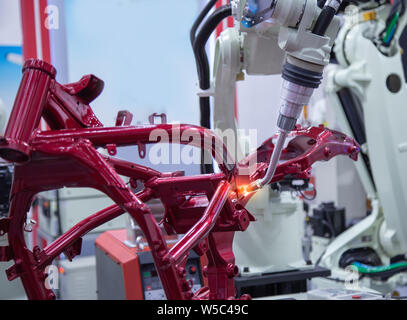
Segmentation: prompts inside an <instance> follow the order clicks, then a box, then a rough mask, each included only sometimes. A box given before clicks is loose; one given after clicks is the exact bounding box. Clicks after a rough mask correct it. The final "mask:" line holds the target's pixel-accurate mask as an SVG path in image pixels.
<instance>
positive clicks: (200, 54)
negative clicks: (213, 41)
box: [191, 4, 232, 173]
mask: <svg viewBox="0 0 407 320" xmlns="http://www.w3.org/2000/svg"><path fill="white" fill-rule="evenodd" d="M208 5H209V4H208ZM205 8H207V7H205ZM204 11H205V9H204ZM231 15H232V8H231V6H230V5H226V6H222V7H219V8H218V9H216V10H215V11H214V12H213V13H212V15H210V16H209V18H207V19H206V21H205V23H204V24H203V25H202V27H201V28H200V30H199V32H198V34H197V35H196V37H195V38H194V36H193V35H192V34H193V33H194V30H196V29H197V28H198V26H199V19H200V17H198V19H197V21H196V26H195V24H194V26H193V28H192V30H191V41H192V40H194V42H193V46H192V47H193V50H194V55H195V60H196V64H197V71H198V78H199V87H200V88H201V89H202V90H207V89H209V88H210V68H209V61H208V56H207V54H206V50H205V46H206V43H207V42H208V40H209V38H210V36H211V34H212V33H213V31H215V29H216V27H217V26H218V24H219V23H220V22H222V21H223V20H224V19H225V18H227V17H229V16H231ZM200 16H201V15H200ZM202 16H203V17H204V16H205V15H204V14H202ZM202 20H203V18H202ZM195 28H196V29H195ZM199 105H200V125H201V126H202V127H204V128H208V129H210V127H211V116H210V115H211V109H210V99H209V97H201V98H200V99H199ZM204 159H205V152H202V154H201V171H202V173H212V172H214V170H213V165H212V164H205V163H204Z"/></svg>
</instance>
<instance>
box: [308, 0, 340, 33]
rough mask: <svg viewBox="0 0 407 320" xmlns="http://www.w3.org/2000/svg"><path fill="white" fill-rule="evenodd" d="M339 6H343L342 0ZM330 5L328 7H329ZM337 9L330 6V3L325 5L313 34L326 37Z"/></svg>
mask: <svg viewBox="0 0 407 320" xmlns="http://www.w3.org/2000/svg"><path fill="white" fill-rule="evenodd" d="M337 2H339V6H340V5H341V4H342V1H341V0H338V1H337ZM327 4H328V5H327ZM336 11H337V10H336V9H335V8H333V7H331V6H330V5H329V2H327V3H325V6H324V7H323V8H322V10H321V13H320V14H319V16H318V19H317V21H316V22H315V25H314V28H313V29H312V33H313V34H316V35H318V36H323V35H325V32H326V31H327V30H328V27H329V25H330V24H331V22H332V20H333V18H334V17H335V14H336Z"/></svg>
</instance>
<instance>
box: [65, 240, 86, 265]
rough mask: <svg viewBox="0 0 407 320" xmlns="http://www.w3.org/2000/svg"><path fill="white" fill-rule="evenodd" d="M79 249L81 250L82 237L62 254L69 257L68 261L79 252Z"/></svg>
mask: <svg viewBox="0 0 407 320" xmlns="http://www.w3.org/2000/svg"><path fill="white" fill-rule="evenodd" d="M81 250H82V238H79V239H78V240H76V241H75V242H74V243H73V244H72V245H71V246H70V247H68V248H67V249H66V250H65V251H64V254H65V256H66V257H67V258H68V259H69V261H72V259H73V258H75V257H76V256H77V255H79V254H81Z"/></svg>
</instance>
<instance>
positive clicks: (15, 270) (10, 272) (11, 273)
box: [6, 262, 22, 281]
mask: <svg viewBox="0 0 407 320" xmlns="http://www.w3.org/2000/svg"><path fill="white" fill-rule="evenodd" d="M21 272H22V270H21V263H18V262H17V263H16V264H14V265H13V266H11V267H10V268H8V269H7V270H6V275H7V279H8V281H13V280H14V279H17V278H18V277H19V276H20V274H21Z"/></svg>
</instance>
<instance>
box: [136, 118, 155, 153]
mask: <svg viewBox="0 0 407 320" xmlns="http://www.w3.org/2000/svg"><path fill="white" fill-rule="evenodd" d="M153 121H154V120H153ZM137 147H138V155H139V156H140V158H141V159H144V158H145V157H146V153H147V151H146V145H145V144H144V143H142V142H140V141H137Z"/></svg>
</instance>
